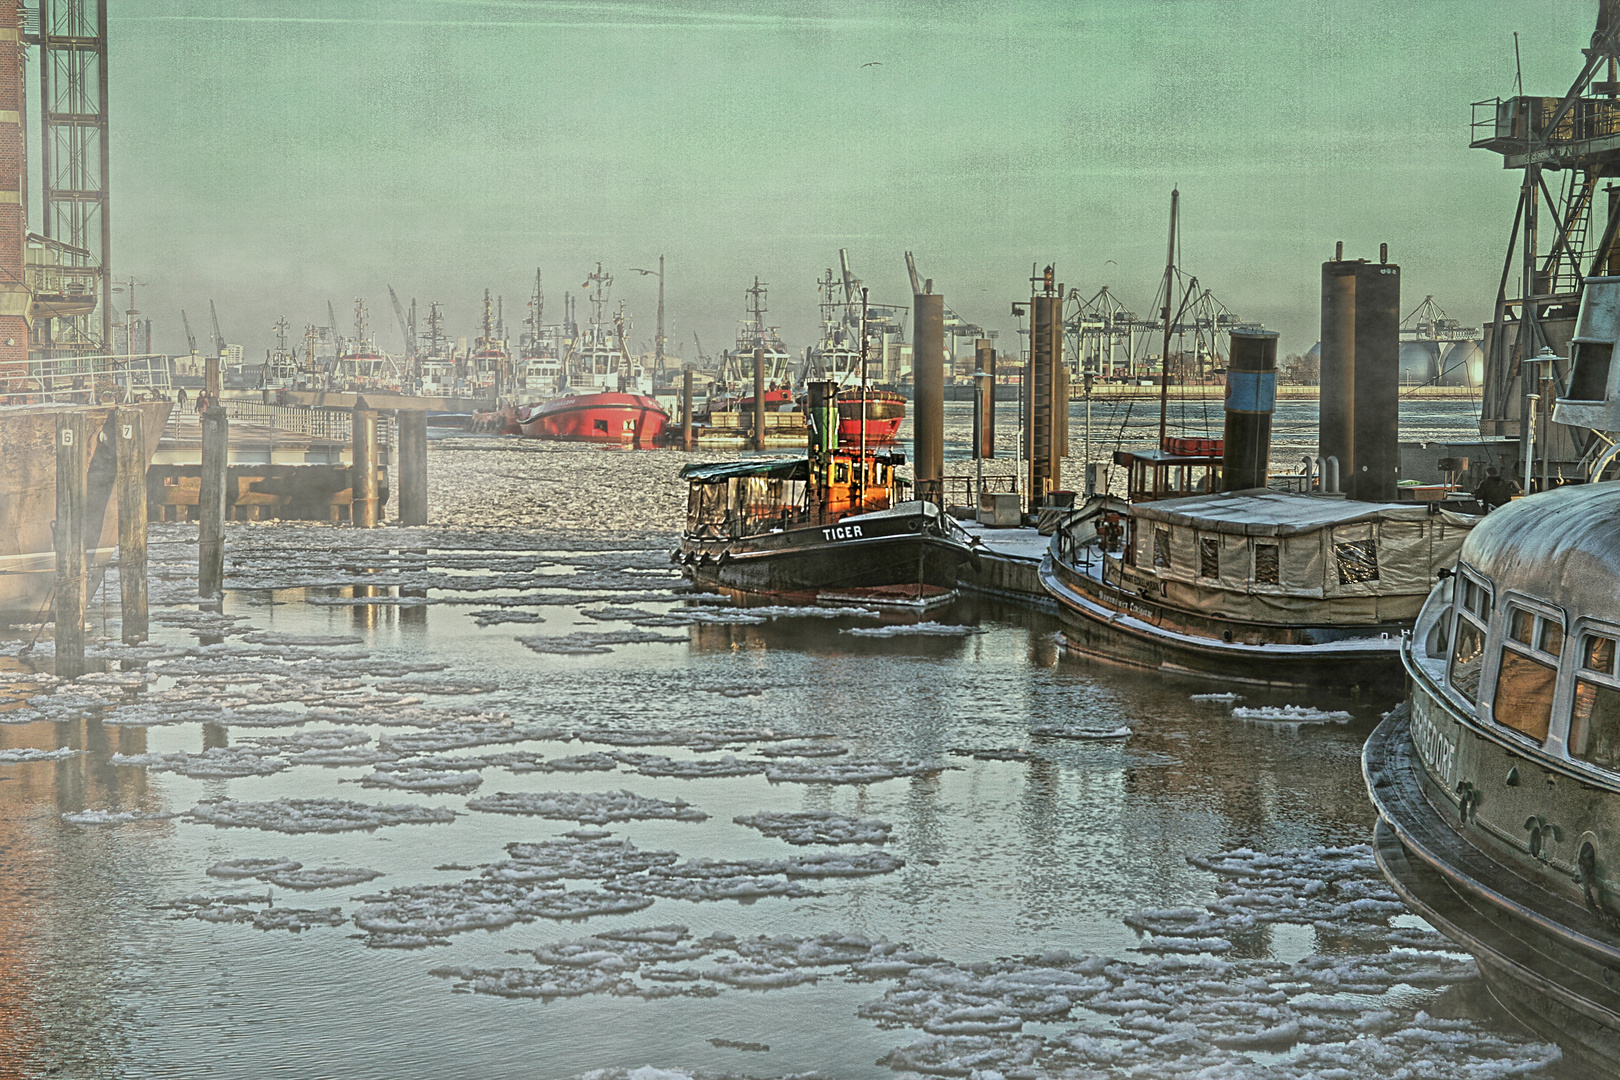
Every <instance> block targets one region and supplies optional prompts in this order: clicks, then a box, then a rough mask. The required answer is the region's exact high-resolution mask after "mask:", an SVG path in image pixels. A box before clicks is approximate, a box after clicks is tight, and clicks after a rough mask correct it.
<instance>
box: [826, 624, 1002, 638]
mask: <svg viewBox="0 0 1620 1080" xmlns="http://www.w3.org/2000/svg"><path fill="white" fill-rule="evenodd" d="M840 633H845V634H854V635H855V636H856V637H874V638H894V637H970V636H972V635H974V634H982V633H984V629H983V628H982V627H978V626H961V625H958V624H955V623H938V622H919V623H900V624H896V625H892V626H856V627H851V628H849V629H846V630H842V631H840Z"/></svg>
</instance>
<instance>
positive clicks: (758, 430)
mask: <svg viewBox="0 0 1620 1080" xmlns="http://www.w3.org/2000/svg"><path fill="white" fill-rule="evenodd" d="M754 449H755V450H763V449H765V350H764V349H762V348H757V347H756V348H755V349H754Z"/></svg>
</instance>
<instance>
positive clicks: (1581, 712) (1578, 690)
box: [1569, 638, 1620, 769]
mask: <svg viewBox="0 0 1620 1080" xmlns="http://www.w3.org/2000/svg"><path fill="white" fill-rule="evenodd" d="M1588 640H1592V639H1590V638H1589V639H1588ZM1609 644H1610V646H1611V647H1612V646H1613V644H1614V643H1613V642H1609ZM1569 752H1570V753H1571V754H1572V755H1574V756H1575V757H1577V758H1579V759H1580V760H1582V761H1587V762H1590V763H1592V764H1593V765H1601V766H1602V767H1603V768H1605V769H1620V689H1616V688H1615V687H1613V686H1605V685H1604V684H1603V683H1600V682H1595V681H1593V680H1591V679H1586V678H1577V679H1576V680H1575V702H1574V707H1573V708H1572V709H1571V711H1570V718H1569Z"/></svg>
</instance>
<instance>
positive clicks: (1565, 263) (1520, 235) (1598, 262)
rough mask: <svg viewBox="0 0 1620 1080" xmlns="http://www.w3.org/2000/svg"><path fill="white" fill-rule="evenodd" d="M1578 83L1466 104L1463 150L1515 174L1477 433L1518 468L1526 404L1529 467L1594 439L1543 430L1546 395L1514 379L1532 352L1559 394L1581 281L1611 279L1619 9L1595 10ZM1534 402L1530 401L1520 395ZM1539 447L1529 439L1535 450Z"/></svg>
mask: <svg viewBox="0 0 1620 1080" xmlns="http://www.w3.org/2000/svg"><path fill="white" fill-rule="evenodd" d="M1583 52H1584V54H1585V57H1586V59H1585V63H1584V64H1583V65H1582V67H1581V70H1580V74H1579V75H1577V76H1576V78H1575V81H1574V82H1573V83H1571V84H1570V87H1569V90H1568V92H1567V93H1565V94H1564V95H1563V96H1561V97H1532V96H1526V95H1525V94H1524V93H1523V87H1522V86H1521V87H1520V88H1519V89H1520V94H1519V96H1517V97H1511V98H1491V99H1489V100H1486V101H1479V102H1475V103H1474V115H1473V139H1472V141H1471V142H1470V144H1469V145H1470V146H1473V147H1476V148H1479V149H1484V150H1491V151H1494V152H1496V153H1498V154H1501V155H1502V164H1503V167H1504V168H1508V169H1519V170H1522V171H1523V174H1524V175H1523V179H1522V181H1521V183H1520V185H1519V205H1518V210H1517V211H1516V212H1515V214H1514V218H1513V229H1512V232H1511V233H1510V235H1509V239H1508V250H1507V255H1506V257H1505V258H1504V260H1503V263H1502V276H1501V280H1500V283H1499V284H1498V286H1497V293H1496V306H1495V310H1494V312H1493V314H1492V318H1491V322H1490V325H1488V326H1487V327H1486V328H1485V346H1484V348H1485V378H1484V386H1483V388H1482V401H1481V408H1480V420H1479V425H1480V434H1482V435H1484V436H1486V437H1493V436H1494V437H1497V438H1509V439H1512V438H1516V439H1519V440H1520V442H1521V446H1520V454H1521V458H1522V457H1523V456H1525V455H1527V454H1528V453H1529V449H1528V448H1527V447H1525V446H1524V445H1523V443H1524V441H1525V439H1526V438H1527V434H1528V428H1529V426H1528V425H1524V424H1522V423H1521V420H1522V418H1523V417H1524V416H1525V408H1526V405H1527V404H1532V403H1533V404H1536V405H1537V407H1538V409H1539V410H1541V411H1542V414H1543V415H1542V417H1541V419H1539V420H1538V421H1537V423H1536V424H1535V427H1536V428H1537V430H1539V431H1543V432H1546V433H1548V435H1549V437H1548V438H1547V440H1546V444H1545V445H1544V446H1542V447H1541V448H1540V450H1539V456H1543V457H1544V458H1545V459H1549V460H1550V462H1551V463H1552V464H1553V465H1555V466H1557V465H1574V464H1576V463H1578V462H1581V461H1582V460H1583V458H1584V457H1585V456H1586V455H1588V454H1589V453H1592V452H1593V451H1594V450H1595V449H1596V444H1597V443H1598V442H1599V440H1596V439H1594V438H1593V437H1592V436H1591V434H1590V433H1589V432H1588V431H1586V430H1585V429H1579V428H1570V427H1565V426H1563V425H1559V424H1553V425H1550V426H1549V425H1548V421H1547V419H1546V417H1545V409H1546V406H1547V399H1548V397H1549V396H1552V395H1546V394H1540V391H1541V390H1542V389H1543V388H1542V387H1539V386H1537V385H1536V383H1537V382H1538V381H1539V380H1537V379H1531V380H1526V379H1525V378H1523V377H1522V371H1523V365H1524V364H1525V362H1526V361H1527V360H1528V361H1534V360H1535V358H1536V357H1537V356H1538V355H1539V354H1540V353H1541V350H1542V349H1543V348H1549V349H1551V350H1552V352H1553V353H1554V354H1555V355H1556V356H1557V357H1558V359H1557V360H1555V361H1554V362H1553V363H1552V364H1551V365H1549V366H1550V367H1552V368H1553V370H1552V371H1551V372H1546V371H1543V372H1540V377H1541V379H1547V378H1549V377H1550V380H1551V382H1552V383H1553V384H1554V385H1553V386H1551V387H1548V388H1547V389H1551V390H1553V392H1554V395H1556V396H1563V394H1564V393H1565V392H1566V391H1567V390H1568V387H1569V359H1568V357H1569V343H1570V338H1571V337H1572V336H1573V335H1574V331H1575V315H1576V312H1577V311H1578V310H1579V308H1580V302H1581V292H1582V288H1583V285H1584V282H1585V279H1586V278H1587V277H1588V276H1595V275H1601V274H1613V273H1617V272H1620V248H1617V247H1616V242H1615V241H1616V230H1617V227H1620V186H1617V185H1616V183H1614V181H1620V0H1600V3H1599V9H1598V18H1597V29H1596V30H1595V31H1594V32H1593V34H1592V40H1591V45H1590V47H1589V48H1587V49H1585V50H1583ZM1600 195H1601V196H1602V198H1603V199H1604V201H1605V203H1606V206H1605V217H1606V220H1605V224H1604V227H1603V230H1602V233H1601V234H1600V235H1598V236H1597V237H1596V238H1594V237H1593V235H1592V234H1593V231H1594V227H1595V224H1596V221H1597V213H1596V205H1597V203H1598V201H1599V197H1600ZM1532 394H1540V398H1539V399H1537V400H1533V399H1531V398H1530V396H1529V395H1532ZM1538 441H1539V440H1538Z"/></svg>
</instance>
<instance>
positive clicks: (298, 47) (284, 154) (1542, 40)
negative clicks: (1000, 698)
mask: <svg viewBox="0 0 1620 1080" xmlns="http://www.w3.org/2000/svg"><path fill="white" fill-rule="evenodd" d="M108 7H109V15H108V26H109V42H110V43H109V51H110V58H109V82H110V95H111V96H110V101H111V104H110V114H111V140H112V142H111V173H112V191H113V194H112V210H111V220H112V230H113V256H112V264H113V271H114V274H115V276H117V277H127V276H129V275H131V274H133V275H134V276H135V278H136V279H137V280H138V281H140V282H144V283H145V287H144V288H142V289H140V290H138V292H137V303H138V306H139V307H140V309H141V310H142V311H143V312H145V313H146V315H147V316H149V317H150V318H152V320H153V324H154V348H156V349H159V350H162V351H170V352H183V351H185V338H184V334H183V331H182V329H181V325H180V310H181V309H182V308H184V309H185V310H186V311H187V313H188V314H189V315H190V316H191V320H192V326H193V329H200V327H201V326H202V325H203V323H204V322H205V321H206V313H207V309H208V301H209V300H210V299H212V300H214V301H215V302H216V304H217V305H218V309H219V317H220V323H221V327H222V329H223V332H224V336H225V338H226V339H227V340H228V341H232V342H240V343H242V344H243V345H244V346H245V349H246V353H247V356H248V357H249V358H255V357H260V356H262V355H263V353H264V350H265V349H266V348H267V347H268V345H269V344H270V342H271V339H272V334H271V326H272V324H273V323H274V322H275V321H276V319H277V318H278V317H281V316H285V317H286V318H287V320H288V321H289V322H290V323H292V324H293V326H294V328H295V331H294V332H295V334H298V333H300V332H301V330H302V328H303V326H304V325H305V324H306V323H325V322H326V321H327V316H326V305H327V302H328V301H330V302H332V304H333V305H334V306H335V307H336V309H337V312H338V317H339V321H340V323H344V324H347V323H348V322H349V321H350V319H351V316H352V311H353V305H354V300H355V298H356V297H364V298H366V300H367V304H368V307H369V310H370V319H371V325H372V327H373V329H374V331H375V332H376V333H377V339H378V344H379V345H381V346H382V347H383V348H385V349H390V350H398V349H399V348H400V347H401V345H402V340H403V337H402V334H401V333H400V331H399V329H398V327H397V324H396V323H395V321H394V319H393V316H392V312H391V309H390V306H389V302H388V289H387V287H388V286H389V285H392V286H393V287H394V288H395V289H396V290H397V291H398V293H399V295H400V297H401V298H402V299H403V300H404V301H405V302H406V303H409V300H410V298H412V297H415V298H416V299H417V300H418V303H419V305H420V306H421V307H422V308H423V309H424V310H425V308H426V305H427V303H428V302H429V301H434V300H436V301H439V302H441V303H442V304H443V305H444V309H445V314H446V320H447V326H448V330H449V332H450V333H451V334H452V335H466V336H472V335H473V334H475V333H476V326H477V320H478V317H479V313H480V310H481V300H482V296H483V290H484V289H485V288H488V289H491V290H492V291H493V292H495V293H496V294H500V295H503V296H504V297H505V299H506V313H507V322H508V326H509V330H510V332H511V334H512V336H513V337H514V338H515V337H516V334H517V329H518V323H519V321H520V320H521V318H522V317H523V314H524V304H525V303H526V301H527V299H528V296H529V292H530V290H531V287H532V283H533V280H534V274H535V270H536V269H537V268H538V269H539V270H540V271H541V272H542V274H543V276H544V282H545V295H546V310H545V316H546V320H547V321H548V322H552V321H557V320H558V319H559V318H560V316H561V312H562V296H563V293H564V291H571V292H573V293H574V294H575V295H576V296H577V295H578V294H579V293H580V285H581V283H582V282H583V281H584V280H585V275H586V274H587V273H588V272H589V271H590V270H592V269H594V267H595V265H596V263H597V261H598V260H599V261H600V262H601V263H602V265H603V268H604V269H605V270H607V271H608V272H610V273H612V274H613V275H614V278H615V286H614V289H613V293H612V298H613V302H614V304H615V306H616V305H617V302H618V301H619V300H621V299H622V300H623V301H624V302H625V304H626V311H627V314H628V316H629V318H630V320H631V321H632V324H633V328H632V329H631V331H630V333H629V339H630V342H631V345H632V347H642V345H643V343H650V342H651V339H652V337H653V332H654V316H655V312H656V301H657V281H656V279H655V278H652V277H643V276H641V275H637V274H633V273H630V272H628V270H629V268H630V267H656V265H657V259H658V257H659V255H660V254H662V255H664V256H665V259H666V288H667V298H666V304H667V312H668V313H667V317H666V318H667V325H666V337H667V339H668V341H669V346H668V348H669V352H670V353H671V354H677V355H682V356H685V357H687V358H692V357H694V356H695V352H696V350H695V348H694V346H693V335H694V334H697V335H699V336H700V337H701V339H702V342H703V346H704V349H705V351H707V352H709V353H711V354H712V353H714V352H716V351H718V350H719V349H720V348H723V347H727V346H729V345H730V344H731V343H732V342H733V341H734V339H735V336H736V331H737V326H738V321H739V320H740V319H741V317H742V315H743V311H744V300H745V296H744V290H745V289H746V288H747V287H748V286H749V285H751V284H752V282H753V279H754V277H755V276H756V275H757V276H758V277H759V278H760V280H762V281H763V282H765V283H767V284H768V285H769V300H768V308H769V313H768V315H767V321H768V322H769V323H772V324H775V325H778V326H780V328H781V332H782V334H783V336H784V338H785V339H786V340H787V342H788V344H789V345H790V346H791V347H792V348H793V349H794V350H795V351H797V350H798V349H800V348H802V347H803V346H805V345H807V344H810V343H812V342H813V341H814V340H815V338H816V336H817V333H818V329H819V321H818V320H819V315H818V311H817V307H816V304H817V291H816V279H817V278H818V277H819V276H820V275H821V274H822V273H823V272H824V271H825V270H826V269H827V268H828V267H836V266H837V260H838V251H839V249H840V248H847V249H848V250H849V254H850V259H851V262H852V265H853V268H854V271H855V273H856V274H857V275H858V276H860V277H861V278H862V279H863V280H864V282H865V283H866V284H867V285H868V286H869V287H870V289H871V293H872V298H873V300H874V301H875V302H889V303H897V304H909V303H910V291H911V290H910V286H909V282H908V279H907V276H906V268H905V262H904V253H905V252H906V251H912V252H914V253H915V256H916V260H917V264H918V268H919V270H920V271H921V273H922V275H923V276H925V277H928V278H932V279H933V281H934V287H935V290H936V291H938V292H942V293H943V294H944V295H945V300H946V303H947V304H948V305H949V306H950V307H951V308H952V309H954V310H955V311H957V312H958V313H959V314H960V315H961V316H962V317H963V318H965V319H968V320H970V321H973V322H978V323H980V324H982V325H985V326H987V327H993V328H997V329H999V330H1000V331H1001V332H1002V333H1003V335H1006V336H1008V337H1010V336H1011V334H1012V331H1013V330H1015V328H1016V326H1017V321H1016V320H1014V319H1013V318H1012V317H1011V314H1010V305H1011V302H1012V301H1014V300H1016V299H1018V298H1019V297H1020V296H1024V297H1027V295H1028V293H1029V284H1028V279H1029V276H1030V268H1031V265H1032V264H1036V263H1039V264H1040V265H1042V266H1044V265H1046V264H1047V263H1052V264H1054V265H1055V266H1056V269H1057V276H1058V279H1059V280H1060V281H1062V282H1064V283H1065V284H1067V285H1069V286H1070V287H1071V288H1077V289H1079V290H1080V291H1081V292H1082V294H1084V295H1087V296H1089V295H1091V294H1093V293H1095V292H1096V291H1097V290H1098V289H1099V288H1100V287H1102V286H1103V285H1108V286H1109V287H1111V288H1112V290H1113V291H1114V292H1115V293H1116V294H1118V295H1119V296H1121V297H1122V298H1123V299H1124V300H1125V301H1126V302H1127V303H1128V304H1131V305H1133V306H1134V307H1135V309H1136V310H1137V311H1138V312H1139V313H1147V312H1149V311H1150V310H1151V307H1152V298H1153V294H1154V291H1155V289H1156V287H1157V283H1158V280H1159V278H1160V277H1161V275H1162V273H1163V268H1164V258H1165V245H1166V229H1167V225H1168V209H1169V196H1170V190H1171V188H1172V187H1179V189H1180V191H1181V206H1182V232H1183V240H1182V246H1181V256H1180V261H1181V264H1182V266H1183V267H1184V269H1185V270H1187V271H1188V272H1189V273H1192V274H1195V275H1197V276H1198V278H1199V280H1200V281H1201V282H1202V284H1204V285H1205V286H1206V287H1208V288H1210V289H1212V290H1213V291H1214V294H1215V296H1216V297H1218V298H1219V299H1220V300H1221V301H1222V302H1223V303H1225V304H1226V306H1227V307H1228V308H1230V309H1231V310H1232V311H1234V312H1235V313H1236V314H1238V315H1239V316H1240V317H1241V318H1243V319H1244V320H1246V321H1253V322H1260V323H1263V324H1265V325H1266V326H1267V327H1269V328H1271V329H1275V330H1278V331H1280V333H1281V335H1282V338H1281V342H1280V345H1281V349H1282V351H1283V352H1285V353H1289V352H1303V351H1305V350H1306V349H1308V348H1309V347H1310V346H1311V344H1312V343H1313V342H1315V340H1316V339H1317V336H1318V334H1317V326H1318V321H1319V311H1318V296H1319V275H1320V270H1319V266H1320V263H1321V262H1322V261H1323V260H1324V259H1326V258H1328V257H1330V256H1331V254H1332V251H1333V245H1334V243H1335V241H1339V240H1342V241H1344V243H1345V251H1346V255H1347V257H1351V258H1356V257H1366V258H1374V259H1376V258H1377V257H1378V245H1379V244H1380V243H1381V242H1387V243H1388V244H1389V245H1390V258H1391V261H1394V262H1398V263H1400V264H1401V265H1402V267H1403V284H1404V294H1403V301H1402V302H1403V309H1404V310H1406V311H1409V310H1411V309H1412V308H1414V307H1416V306H1417V304H1418V303H1420V302H1421V301H1422V300H1423V297H1424V296H1425V295H1429V294H1432V295H1433V296H1434V298H1435V300H1436V302H1437V303H1439V304H1440V306H1441V307H1443V308H1445V309H1446V310H1447V311H1448V312H1449V313H1450V314H1451V315H1452V316H1453V317H1455V318H1459V319H1462V320H1463V321H1464V322H1465V323H1466V324H1468V325H1478V324H1479V323H1480V322H1482V321H1483V320H1484V319H1485V318H1486V317H1487V316H1488V314H1489V310H1490V305H1491V302H1492V300H1493V299H1494V291H1495V287H1496V278H1497V276H1498V275H1499V274H1500V272H1501V264H1502V258H1503V255H1504V252H1505V244H1506V240H1507V233H1508V229H1509V227H1510V225H1511V223H1512V215H1513V209H1514V205H1515V200H1516V197H1517V188H1516V185H1517V178H1518V174H1516V173H1508V172H1505V171H1504V170H1503V169H1502V168H1501V160H1500V158H1499V157H1498V156H1496V155H1494V154H1491V153H1489V152H1487V151H1484V150H1470V149H1468V141H1469V138H1470V134H1469V126H1468V125H1469V119H1470V103H1471V102H1473V101H1476V100H1479V99H1484V98H1490V97H1495V96H1498V95H1508V94H1511V93H1512V92H1513V88H1514V81H1515V75H1514V40H1513V32H1514V31H1516V30H1517V31H1518V32H1519V33H1520V52H1521V56H1522V64H1523V78H1524V86H1525V89H1526V91H1527V92H1529V93H1541V94H1552V95H1561V94H1562V93H1563V92H1564V91H1565V90H1567V88H1568V86H1569V83H1570V81H1571V80H1572V79H1573V78H1574V76H1575V74H1576V72H1577V71H1578V69H1579V66H1580V63H1581V60H1582V58H1581V55H1580V51H1579V50H1580V49H1581V48H1582V47H1583V46H1584V45H1586V44H1587V41H1588V38H1589V37H1590V35H1591V32H1592V26H1593V23H1594V21H1595V17H1596V10H1597V0H1538V2H1537V3H1536V4H1533V5H1527V4H1524V3H1522V2H1519V3H1507V2H1504V0H1340V2H1337V3H1325V2H1320V0H1292V2H1284V0H1250V2H1239V0H1053V2H1044V3H1043V2H1033V3H1022V2H1010V0H986V2H982V3H959V2H938V0H935V2H929V0H863V2H845V3H838V4H834V3H831V2H829V0H794V2H776V0H753V2H742V0H671V2H658V3H649V2H598V0H391V2H387V3H376V2H363V0H356V2H336V0H326V2H316V0H306V2H301V3H295V2H291V0H276V2H265V0H228V2H226V0H213V2H210V0H111V2H110V3H109V5H108ZM30 75H33V72H32V70H31V71H30ZM31 115H36V116H37V112H34V113H31ZM31 134H32V133H31ZM34 220H35V221H36V222H37V208H36V211H35V217H34ZM36 227H37V226H36ZM119 302H120V306H122V303H123V299H122V297H120V298H119ZM580 311H581V314H582V315H583V314H584V313H585V311H586V308H585V306H584V305H583V304H582V305H581V309H580ZM340 329H344V330H347V329H348V327H347V326H346V325H345V326H343V327H340ZM647 347H649V348H650V345H648V346H647Z"/></svg>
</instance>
